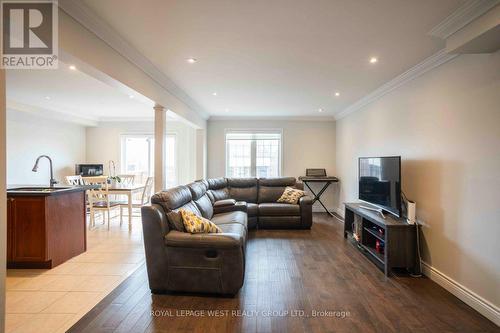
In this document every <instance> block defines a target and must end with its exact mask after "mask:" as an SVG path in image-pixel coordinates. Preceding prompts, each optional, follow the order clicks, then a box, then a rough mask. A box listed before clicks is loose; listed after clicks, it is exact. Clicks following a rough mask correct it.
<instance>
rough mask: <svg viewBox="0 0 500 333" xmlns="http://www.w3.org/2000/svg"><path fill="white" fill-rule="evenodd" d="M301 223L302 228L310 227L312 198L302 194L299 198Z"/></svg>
mask: <svg viewBox="0 0 500 333" xmlns="http://www.w3.org/2000/svg"><path fill="white" fill-rule="evenodd" d="M299 206H300V217H301V222H300V223H301V224H302V227H303V228H304V229H310V228H311V226H312V198H311V197H310V196H309V195H304V196H303V197H301V198H300V199H299Z"/></svg>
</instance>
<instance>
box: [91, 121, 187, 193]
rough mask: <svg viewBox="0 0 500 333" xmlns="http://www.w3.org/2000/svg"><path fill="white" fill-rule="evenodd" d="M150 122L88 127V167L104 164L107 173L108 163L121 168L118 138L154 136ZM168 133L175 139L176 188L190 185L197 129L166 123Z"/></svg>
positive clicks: (177, 122)
mask: <svg viewBox="0 0 500 333" xmlns="http://www.w3.org/2000/svg"><path fill="white" fill-rule="evenodd" d="M153 125H154V124H153V122H152V121H151V122H102V123H100V124H99V126H98V127H88V128H87V136H86V140H87V141H86V142H87V144H86V147H87V152H86V156H87V159H86V161H87V163H102V164H104V168H105V173H106V174H107V173H108V169H107V168H108V162H109V160H113V161H115V163H116V170H117V172H120V170H121V166H120V161H121V136H122V135H124V134H151V135H152V134H153V132H154V126H153ZM167 133H175V134H176V136H177V177H178V183H179V184H186V183H189V182H192V181H193V180H195V178H196V149H194V147H195V144H196V129H194V128H193V127H191V126H189V125H187V124H184V123H183V122H179V121H169V119H167Z"/></svg>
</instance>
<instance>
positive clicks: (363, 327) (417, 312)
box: [69, 214, 500, 333]
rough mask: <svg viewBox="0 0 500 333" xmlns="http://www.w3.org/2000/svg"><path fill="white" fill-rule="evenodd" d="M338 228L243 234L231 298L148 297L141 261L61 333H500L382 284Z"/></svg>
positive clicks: (434, 297)
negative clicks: (239, 281)
mask: <svg viewBox="0 0 500 333" xmlns="http://www.w3.org/2000/svg"><path fill="white" fill-rule="evenodd" d="M342 228H343V225H342V223H340V222H339V221H338V220H336V219H335V218H331V217H329V216H327V215H326V214H315V215H314V225H313V228H312V230H258V231H253V232H250V235H249V240H248V243H247V265H246V276H245V283H244V286H243V288H242V289H241V291H240V292H239V294H238V295H237V296H236V297H234V298H220V297H213V296H200V295H183V294H175V295H174V294H172V295H151V294H150V292H149V288H148V283H147V275H146V267H145V266H144V265H143V266H141V267H140V268H139V269H138V270H137V271H136V272H135V273H134V274H133V275H132V276H130V277H129V278H128V279H127V280H126V281H124V282H123V283H122V284H121V285H120V286H119V287H118V288H117V289H115V290H114V291H113V292H112V293H111V294H110V295H109V296H107V297H106V298H105V299H104V300H103V301H101V302H100V303H99V304H98V305H97V306H96V307H95V308H94V309H92V310H91V311H90V312H89V313H88V314H87V315H86V316H85V317H83V318H82V319H81V320H80V321H79V322H78V323H76V324H75V325H74V326H73V327H72V328H71V329H70V331H69V332H134V333H136V332H137V333H139V332H500V328H499V327H497V326H496V325H495V324H493V323H492V322H490V321H488V320H487V319H486V318H484V317H482V316H481V315H480V314H478V313H477V312H476V311H474V310H473V309H472V308H470V307H469V306H467V305H466V304H465V303H463V302H462V301H460V300H459V299H457V298H456V297H454V296H453V295H451V294H450V293H448V292H447V291H446V290H444V289H443V288H441V287H439V286H438V285H437V284H435V283H434V282H432V281H430V280H429V279H427V278H411V277H409V276H406V275H398V276H392V277H390V278H388V279H387V278H385V277H384V274H383V273H382V272H381V271H380V270H378V269H377V268H376V267H375V265H373V264H372V263H371V262H370V261H368V259H367V258H366V257H365V256H364V255H363V254H362V253H360V252H359V251H358V250H357V249H356V248H354V246H353V245H352V244H350V243H349V242H347V241H345V240H344V238H343V236H342V230H343V229H342ZM216 310H219V312H218V313H215V312H210V311H216ZM226 311H227V312H226ZM238 311H239V312H238ZM315 313H316V316H314V314H315ZM216 314H217V315H218V316H216Z"/></svg>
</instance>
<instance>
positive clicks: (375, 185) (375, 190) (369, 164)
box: [359, 156, 401, 216]
mask: <svg viewBox="0 0 500 333" xmlns="http://www.w3.org/2000/svg"><path fill="white" fill-rule="evenodd" d="M359 199H360V200H363V201H366V202H369V203H371V204H374V205H376V206H378V207H380V208H382V209H383V210H385V211H388V212H390V213H392V214H394V215H396V216H401V156H390V157H360V158H359Z"/></svg>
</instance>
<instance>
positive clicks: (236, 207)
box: [214, 199, 247, 214]
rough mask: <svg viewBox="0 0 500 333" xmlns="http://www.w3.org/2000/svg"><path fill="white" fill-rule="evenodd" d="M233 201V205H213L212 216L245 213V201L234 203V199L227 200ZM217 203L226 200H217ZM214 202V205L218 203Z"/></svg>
mask: <svg viewBox="0 0 500 333" xmlns="http://www.w3.org/2000/svg"><path fill="white" fill-rule="evenodd" d="M229 200H233V201H234V204H233V205H215V204H214V214H221V213H228V212H236V211H240V212H245V213H246V212H247V203H246V202H245V201H236V200H234V199H229ZM219 201H226V200H219ZM219 201H216V202H215V203H217V202H219Z"/></svg>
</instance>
